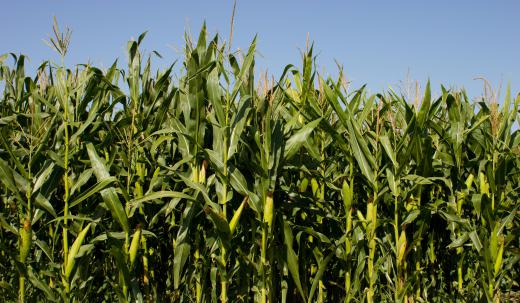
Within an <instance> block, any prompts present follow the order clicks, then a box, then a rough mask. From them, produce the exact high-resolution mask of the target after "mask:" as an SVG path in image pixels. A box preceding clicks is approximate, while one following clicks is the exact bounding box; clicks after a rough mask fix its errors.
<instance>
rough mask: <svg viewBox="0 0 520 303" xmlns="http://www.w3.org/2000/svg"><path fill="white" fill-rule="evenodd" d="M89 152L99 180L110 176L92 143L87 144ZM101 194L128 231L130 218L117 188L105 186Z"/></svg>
mask: <svg viewBox="0 0 520 303" xmlns="http://www.w3.org/2000/svg"><path fill="white" fill-rule="evenodd" d="M87 152H88V156H89V158H90V162H91V165H92V169H93V170H94V174H95V175H96V178H97V180H98V182H101V181H104V180H106V179H108V178H110V174H109V172H108V169H107V168H106V166H105V164H104V163H103V161H101V159H100V158H99V156H98V154H97V153H96V150H95V148H94V145H93V144H92V143H88V144H87ZM100 194H101V197H102V198H103V201H104V202H105V204H106V205H107V207H108V209H109V210H110V212H111V213H112V216H113V217H114V219H116V220H117V222H119V224H120V225H121V227H122V228H123V230H124V231H125V232H128V231H129V227H128V218H127V215H126V212H125V209H124V208H123V205H122V204H121V201H120V200H119V197H118V196H117V193H116V190H115V189H114V188H113V187H111V188H105V189H103V190H101V191H100Z"/></svg>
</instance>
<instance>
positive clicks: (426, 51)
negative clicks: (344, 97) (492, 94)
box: [0, 0, 520, 97]
mask: <svg viewBox="0 0 520 303" xmlns="http://www.w3.org/2000/svg"><path fill="white" fill-rule="evenodd" d="M232 7H233V1H216V0H213V1H209V0H208V1H200V0H199V1H197V0H193V1H120V0H111V1H107V0H103V1H101V0H95V1H64V0H61V1H58V0H55V1H50V0H39V1H6V2H5V3H3V5H2V10H0V20H2V21H3V25H2V27H3V29H4V30H3V33H2V38H1V39H0V54H1V53H6V52H15V53H24V54H26V55H28V56H29V57H30V59H31V62H30V64H29V68H31V69H34V68H35V67H36V66H38V65H39V64H40V63H41V62H42V61H43V60H45V59H49V58H50V59H53V60H57V59H58V58H57V55H56V54H55V53H53V51H52V50H50V48H49V47H48V46H47V45H46V44H45V43H43V39H45V38H46V37H47V36H48V35H49V34H50V33H51V30H52V17H53V16H56V17H57V18H58V21H59V23H60V24H61V25H68V26H69V27H70V28H72V30H73V36H72V42H71V47H70V51H69V54H68V57H67V60H66V62H67V64H69V65H72V64H76V63H85V62H87V61H90V62H92V63H93V64H95V65H98V66H101V67H106V66H109V65H110V64H111V63H112V62H113V61H114V60H115V59H116V58H119V59H120V62H121V63H126V58H125V47H126V41H127V40H129V39H130V38H132V37H137V36H138V35H139V34H140V33H141V32H143V31H148V35H147V37H146V40H145V42H144V44H143V47H144V49H145V50H147V51H151V50H157V51H158V52H159V53H161V54H162V55H163V59H156V65H157V66H159V67H162V66H166V65H168V64H170V63H171V62H172V61H173V60H175V59H179V58H182V54H181V50H182V46H183V39H184V37H183V33H184V31H185V29H187V28H190V29H191V31H192V33H193V34H194V35H196V34H198V31H199V30H200V26H201V24H202V22H203V21H204V20H206V22H207V25H208V29H209V31H210V33H211V34H214V33H216V32H219V33H221V34H222V36H223V37H224V38H226V39H227V37H228V35H229V28H230V24H229V23H230V16H231V11H232ZM519 12H520V1H518V0H509V1H508V0H496V1H491V0H489V1H479V0H473V1H466V0H458V1H457V0H451V1H444V0H437V1H420V0H416V1H308V0H300V1H292V0H291V1H282V0H279V1H246V0H238V2H237V12H236V16H235V28H234V38H233V48H236V47H240V48H247V47H248V45H249V43H250V41H251V39H252V38H253V36H254V35H255V34H258V39H259V40H258V50H259V54H258V57H257V62H258V63H257V66H258V67H259V68H260V69H261V70H265V68H266V67H268V71H269V73H272V74H274V75H279V74H280V72H281V70H282V69H283V67H284V66H285V65H286V64H289V63H292V64H295V65H300V62H301V60H300V49H303V48H305V42H306V38H307V34H309V36H310V39H311V41H314V42H315V49H316V51H317V54H318V65H319V71H320V72H323V73H325V74H327V73H329V74H335V73H336V70H337V69H336V64H335V62H334V60H337V61H339V62H341V63H342V64H343V66H344V68H345V72H346V76H347V78H348V80H351V81H352V83H353V84H352V85H353V87H359V86H360V85H362V84H364V83H368V87H369V88H370V90H371V91H379V90H381V89H386V88H388V87H389V86H391V87H394V88H398V87H399V84H400V83H402V81H403V80H405V79H406V78H407V74H409V77H410V78H411V79H413V80H418V81H419V82H420V83H421V84H422V86H423V85H424V84H425V82H426V80H427V79H428V78H430V79H431V81H432V84H433V85H434V90H436V91H439V84H440V83H443V84H445V85H447V86H452V87H458V88H460V87H465V88H466V89H467V90H468V92H469V94H470V96H471V97H475V96H479V95H480V94H481V93H482V82H481V81H476V80H473V79H474V78H475V77H478V76H484V77H486V78H487V79H488V80H489V81H491V83H492V84H493V85H494V86H495V87H498V86H499V85H500V83H501V82H502V83H503V86H504V87H505V85H506V84H507V83H508V82H510V83H511V87H512V90H513V92H514V93H517V92H519V91H520V24H519V23H518V13H519Z"/></svg>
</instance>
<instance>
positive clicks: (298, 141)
mask: <svg viewBox="0 0 520 303" xmlns="http://www.w3.org/2000/svg"><path fill="white" fill-rule="evenodd" d="M321 120H322V118H318V119H316V120H314V121H311V122H309V123H307V124H306V125H305V126H303V127H302V128H301V129H299V130H298V131H297V132H296V133H295V134H294V135H292V136H291V137H290V138H289V139H288V140H287V142H286V143H285V152H284V155H285V159H286V160H290V159H291V158H292V157H293V156H294V155H295V154H296V153H297V152H298V151H299V150H300V148H301V146H302V145H303V144H304V143H305V142H306V141H307V140H308V137H309V136H310V135H311V133H312V131H313V130H314V129H315V128H316V126H318V124H319V123H320V122H321Z"/></svg>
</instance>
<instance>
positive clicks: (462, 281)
mask: <svg viewBox="0 0 520 303" xmlns="http://www.w3.org/2000/svg"><path fill="white" fill-rule="evenodd" d="M55 34H56V35H55V37H54V38H52V39H51V40H50V41H49V43H50V44H51V46H52V47H53V48H54V49H55V50H56V51H57V52H58V54H59V56H60V57H61V59H62V60H61V63H55V62H52V61H47V62H44V63H43V64H41V65H40V66H39V68H37V70H36V71H35V73H34V74H35V76H34V77H30V76H27V75H26V71H25V67H24V65H25V63H26V57H24V56H23V55H14V54H7V55H4V56H2V57H1V58H0V93H1V96H0V113H1V114H0V180H1V182H0V201H1V203H0V298H2V301H10V302H16V301H17V302H39V301H43V302H54V301H59V302H115V301H120V302H129V301H134V302H261V303H266V302H369V303H371V302H516V300H518V298H519V297H518V293H519V291H520V285H519V283H520V266H519V263H518V261H519V260H520V249H519V244H520V222H519V220H518V219H519V217H520V209H519V203H518V201H519V198H520V197H519V196H520V188H519V187H520V145H519V143H520V131H519V130H518V125H519V124H518V123H519V121H518V115H517V111H518V110H519V108H520V106H519V104H520V95H516V96H515V95H512V94H511V89H509V88H507V90H506V93H505V94H504V96H503V97H499V96H498V95H497V94H493V93H489V92H490V91H491V89H489V88H487V89H486V91H487V92H488V93H487V94H485V95H484V97H482V98H480V99H477V100H470V99H469V97H468V96H467V95H466V93H465V92H464V91H463V90H453V89H447V88H445V87H441V88H440V92H439V94H438V95H439V96H438V97H434V96H433V95H435V94H432V93H431V90H430V85H429V83H428V84H426V85H425V88H424V89H423V90H421V92H419V90H417V94H416V96H415V97H413V96H412V97H411V99H410V97H409V96H405V95H404V94H402V93H399V92H396V91H393V90H391V89H389V90H388V91H385V92H382V93H378V94H371V93H369V92H368V90H367V89H366V88H365V87H361V88H359V89H356V90H353V89H351V88H350V87H349V85H348V83H347V82H346V81H345V80H344V76H343V73H342V71H341V70H340V72H339V76H338V77H337V79H336V77H334V78H332V77H325V76H323V75H321V74H320V73H318V72H317V71H316V57H315V55H314V54H313V48H312V47H309V48H307V50H306V51H304V52H303V53H302V62H301V63H300V65H301V67H300V68H298V67H296V66H293V65H288V66H287V67H286V68H285V69H284V70H283V73H282V74H281V76H280V77H279V78H277V79H273V78H270V77H268V76H262V75H261V76H258V75H259V74H258V73H256V72H255V52H256V38H255V39H254V40H253V41H252V43H251V45H250V47H249V49H248V50H247V52H246V51H244V52H240V51H237V52H230V51H229V48H228V46H227V45H226V43H224V42H221V41H220V40H222V39H221V38H220V37H219V36H218V35H216V36H215V37H214V38H213V39H212V40H209V39H208V40H207V33H206V28H205V26H204V27H203V29H202V31H201V32H200V34H199V36H198V39H194V40H192V39H191V38H190V37H189V36H187V37H186V45H185V48H184V53H185V57H184V59H183V61H182V63H179V64H178V65H171V66H169V67H168V68H166V69H159V70H157V71H153V70H152V67H151V64H152V63H151V62H152V58H153V57H152V55H153V53H151V54H145V53H143V52H142V51H141V49H140V44H141V42H142V40H143V39H144V36H145V35H144V34H143V35H141V36H140V37H139V38H138V39H137V40H136V41H130V42H128V46H127V53H128V56H127V57H128V66H127V67H126V68H120V67H118V63H117V62H115V63H114V64H113V65H112V66H111V67H110V68H107V69H104V70H103V69H100V68H96V67H94V66H91V65H89V64H86V65H78V66H75V67H73V68H68V67H66V66H65V64H64V63H63V62H64V58H65V56H66V54H67V50H68V43H69V40H70V33H69V32H65V33H62V32H60V31H59V29H58V28H57V26H56V27H55ZM195 41H196V42H195ZM177 67H180V68H179V70H180V72H179V74H177V72H176V68H177ZM255 76H256V78H255ZM486 87H487V86H486Z"/></svg>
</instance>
